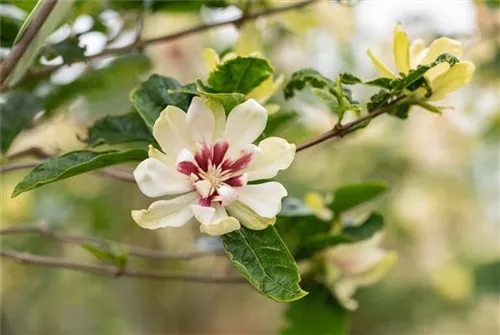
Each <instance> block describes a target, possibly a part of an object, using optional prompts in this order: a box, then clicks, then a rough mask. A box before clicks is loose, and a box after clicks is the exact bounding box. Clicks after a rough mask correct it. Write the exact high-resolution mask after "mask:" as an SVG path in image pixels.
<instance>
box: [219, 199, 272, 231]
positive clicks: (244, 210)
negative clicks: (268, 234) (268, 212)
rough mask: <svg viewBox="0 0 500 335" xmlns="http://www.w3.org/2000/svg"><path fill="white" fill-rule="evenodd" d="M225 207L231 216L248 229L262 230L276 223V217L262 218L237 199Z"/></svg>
mask: <svg viewBox="0 0 500 335" xmlns="http://www.w3.org/2000/svg"><path fill="white" fill-rule="evenodd" d="M226 209H227V211H228V213H229V214H230V215H231V216H234V217H235V218H236V219H237V220H238V221H239V222H240V223H241V224H242V225H244V226H245V227H247V228H248V229H252V230H263V229H266V228H267V227H268V226H271V225H273V224H275V223H276V217H273V218H271V219H266V218H263V217H261V216H259V215H257V213H255V212H254V211H253V210H252V209H250V208H249V207H248V206H246V205H244V204H242V203H241V202H239V201H235V202H234V203H232V204H231V205H230V206H228V207H226Z"/></svg>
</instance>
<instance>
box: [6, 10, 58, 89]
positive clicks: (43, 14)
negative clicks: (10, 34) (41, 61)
mask: <svg viewBox="0 0 500 335" xmlns="http://www.w3.org/2000/svg"><path fill="white" fill-rule="evenodd" d="M57 1H58V0H45V1H44V2H43V3H42V5H41V7H40V10H39V11H38V13H36V16H35V17H34V18H33V20H32V21H31V23H30V24H29V25H28V27H27V28H26V30H25V31H24V33H23V35H22V36H21V38H20V39H19V41H18V42H17V43H16V44H15V45H14V46H13V47H12V49H11V51H10V52H9V54H8V55H7V57H5V60H4V61H3V62H2V64H1V65H0V84H1V85H2V89H3V88H4V87H3V86H4V85H3V84H4V83H5V82H6V80H7V78H8V76H9V75H10V74H11V73H12V71H13V70H14V67H15V66H16V64H17V63H18V62H19V60H20V59H21V57H22V56H23V55H24V53H25V52H26V50H27V49H28V47H29V45H30V44H31V42H32V41H33V39H34V38H35V36H36V35H37V34H38V32H39V30H40V28H42V26H43V24H44V23H45V21H46V20H47V18H48V17H49V15H50V13H51V12H52V10H53V9H54V7H55V6H56V5H57Z"/></svg>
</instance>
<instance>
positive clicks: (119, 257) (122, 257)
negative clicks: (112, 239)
mask: <svg viewBox="0 0 500 335" xmlns="http://www.w3.org/2000/svg"><path fill="white" fill-rule="evenodd" d="M81 246H82V247H83V248H84V249H86V250H87V251H89V252H90V253H91V254H93V255H94V256H95V257H96V258H97V259H99V260H101V261H107V262H111V263H113V264H114V265H115V266H116V267H117V268H118V270H120V271H123V270H125V268H126V266H127V262H128V253H127V250H126V249H125V248H123V247H122V246H120V245H116V244H112V243H104V242H90V241H89V242H84V243H82V244H81Z"/></svg>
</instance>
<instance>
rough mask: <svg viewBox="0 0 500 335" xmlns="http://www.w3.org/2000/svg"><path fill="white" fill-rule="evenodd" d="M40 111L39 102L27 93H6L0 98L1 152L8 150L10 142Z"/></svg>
mask: <svg viewBox="0 0 500 335" xmlns="http://www.w3.org/2000/svg"><path fill="white" fill-rule="evenodd" d="M40 110H41V102H40V100H39V99H38V98H37V97H35V96H34V95H33V94H31V93H28V92H8V93H5V94H2V95H1V96H0V115H1V121H2V122H1V127H0V130H1V132H0V147H1V150H2V152H6V151H7V149H9V147H10V145H11V144H12V141H13V140H14V139H15V138H16V136H17V135H18V134H19V133H20V132H21V131H22V130H23V129H24V128H26V127H27V126H29V125H30V124H31V120H32V119H33V117H34V116H35V114H36V113H38V112H39V111H40Z"/></svg>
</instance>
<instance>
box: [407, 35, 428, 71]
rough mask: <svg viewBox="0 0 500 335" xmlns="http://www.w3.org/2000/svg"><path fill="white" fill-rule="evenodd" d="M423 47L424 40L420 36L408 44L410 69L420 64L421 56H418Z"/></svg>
mask: <svg viewBox="0 0 500 335" xmlns="http://www.w3.org/2000/svg"><path fill="white" fill-rule="evenodd" d="M424 47H425V46H424V41H423V40H422V39H420V38H419V39H416V40H415V41H413V43H412V44H411V45H410V67H411V68H412V69H414V68H416V67H417V65H418V64H420V61H421V60H422V58H423V56H422V57H420V54H421V53H422V51H423V50H424Z"/></svg>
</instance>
